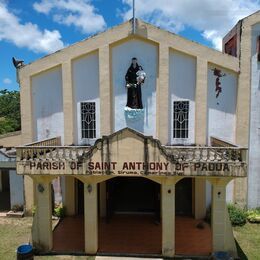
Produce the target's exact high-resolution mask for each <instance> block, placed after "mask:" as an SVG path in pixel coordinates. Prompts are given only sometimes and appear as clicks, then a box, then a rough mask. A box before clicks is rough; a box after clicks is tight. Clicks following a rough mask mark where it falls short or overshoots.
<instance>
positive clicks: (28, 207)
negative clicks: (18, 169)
mask: <svg viewBox="0 0 260 260" xmlns="http://www.w3.org/2000/svg"><path fill="white" fill-rule="evenodd" d="M23 181H24V199H25V211H26V213H27V214H29V215H30V214H31V213H32V208H33V206H35V203H36V201H35V184H34V181H33V180H32V179H31V178H30V177H29V176H27V175H24V179H23Z"/></svg>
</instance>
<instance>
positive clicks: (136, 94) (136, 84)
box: [125, 57, 146, 109]
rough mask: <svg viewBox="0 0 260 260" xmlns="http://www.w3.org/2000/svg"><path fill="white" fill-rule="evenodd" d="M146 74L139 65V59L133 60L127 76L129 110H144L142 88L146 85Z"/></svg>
mask: <svg viewBox="0 0 260 260" xmlns="http://www.w3.org/2000/svg"><path fill="white" fill-rule="evenodd" d="M145 77H146V74H145V72H144V71H143V68H142V66H140V65H138V63H137V58H135V57H134V58H132V64H131V65H130V67H129V68H128V70H127V73H126V75H125V80H126V88H127V104H126V106H127V107H128V108H132V109H143V103H142V90H141V86H142V84H143V83H144V80H145Z"/></svg>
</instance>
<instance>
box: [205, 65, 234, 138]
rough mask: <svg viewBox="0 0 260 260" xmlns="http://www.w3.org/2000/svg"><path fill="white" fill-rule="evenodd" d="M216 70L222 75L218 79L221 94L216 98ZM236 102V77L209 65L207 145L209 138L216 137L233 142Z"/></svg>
mask: <svg viewBox="0 0 260 260" xmlns="http://www.w3.org/2000/svg"><path fill="white" fill-rule="evenodd" d="M215 68H217V69H220V70H221V73H222V74H224V76H223V77H221V78H220V82H221V88H222V92H221V93H220V94H219V96H218V98H216V91H215V84H216V76H214V73H213V70H214V69H215ZM236 100H237V75H236V74H234V73H231V72H229V71H227V70H225V69H222V68H220V67H216V66H214V65H210V66H209V68H208V143H210V140H209V138H210V136H216V137H219V138H221V139H223V140H226V141H229V142H235V136H236V134H235V133H236V105H237V103H236Z"/></svg>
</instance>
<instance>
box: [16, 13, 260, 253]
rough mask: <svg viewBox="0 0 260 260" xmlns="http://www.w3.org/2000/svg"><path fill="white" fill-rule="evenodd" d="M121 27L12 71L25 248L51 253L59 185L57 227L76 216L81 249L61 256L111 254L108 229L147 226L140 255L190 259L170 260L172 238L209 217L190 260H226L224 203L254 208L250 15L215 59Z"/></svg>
mask: <svg viewBox="0 0 260 260" xmlns="http://www.w3.org/2000/svg"><path fill="white" fill-rule="evenodd" d="M132 26H133V25H132V20H130V21H127V22H125V23H123V24H121V25H118V26H116V27H113V28H111V29H109V30H107V31H105V32H102V33H99V34H97V35H95V36H93V37H90V38H88V39H86V40H84V41H82V42H79V43H76V44H74V45H71V46H69V47H67V48H65V49H63V50H60V51H58V52H56V53H53V54H51V55H49V56H46V57H43V58H41V59H39V60H37V61H35V62H33V63H31V64H28V65H25V66H23V67H21V68H20V69H18V81H19V84H20V87H21V115H22V130H21V131H22V132H21V138H22V139H21V140H22V141H21V144H22V145H21V146H17V147H16V166H17V173H18V175H23V176H24V190H25V207H26V210H27V211H28V212H30V211H31V209H32V208H33V207H34V206H35V207H36V213H35V216H34V226H33V230H32V231H33V234H32V241H33V244H34V246H36V247H37V248H39V249H40V250H42V251H59V250H58V248H59V246H58V242H57V241H58V238H57V235H56V233H57V232H56V233H55V230H52V224H51V223H52V222H51V216H52V203H51V200H52V188H51V187H52V184H53V183H56V184H57V183H59V184H60V187H61V197H62V203H63V205H64V207H65V208H66V213H67V217H71V216H82V219H81V220H82V226H81V227H82V229H84V232H83V234H82V241H83V244H84V245H83V247H82V250H79V249H77V247H75V248H74V249H73V248H72V249H71V252H75V251H77V252H78V251H80V252H85V253H87V254H97V253H99V252H101V253H106V252H110V253H111V250H112V249H110V248H108V247H105V246H104V244H106V245H107V244H109V243H108V241H109V239H110V240H111V241H112V240H113V239H114V236H116V235H115V234H110V233H109V232H108V231H107V230H109V225H112V223H116V221H115V220H116V219H118V221H121V222H122V223H123V224H122V225H123V226H125V225H131V217H130V220H129V221H130V222H124V218H125V217H122V218H120V216H121V215H123V216H129V215H130V216H132V215H134V216H136V215H138V216H140V219H142V216H147V215H151V216H153V218H154V221H155V222H156V223H157V225H155V227H154V229H153V227H151V230H155V229H156V230H157V229H158V230H157V231H156V232H157V233H156V234H157V235H158V237H159V239H158V240H156V241H155V242H154V243H155V245H156V246H155V247H156V248H158V249H156V250H155V251H153V250H151V251H149V252H150V253H151V254H158V255H162V256H165V257H173V256H174V255H179V254H185V253H187V254H189V255H193V254H196V252H193V251H192V249H191V251H190V252H187V251H185V252H184V251H183V252H182V251H181V250H182V249H181V247H180V246H179V244H180V240H178V239H180V238H179V235H178V234H179V233H178V232H181V231H179V230H180V229H181V228H179V226H184V225H185V224H184V222H182V221H183V220H184V219H187V218H188V219H190V220H191V221H202V222H203V220H204V219H205V217H206V215H207V212H210V215H211V223H210V224H207V223H204V222H203V223H204V224H203V225H204V226H203V227H204V233H203V234H202V235H201V236H204V235H205V239H206V237H207V236H209V237H210V240H208V241H209V247H208V248H207V249H206V250H204V249H202V248H201V252H199V253H197V254H200V255H201V254H202V255H205V254H210V253H212V252H215V251H228V252H230V253H231V254H233V255H236V247H235V241H234V238H233V234H232V229H231V225H230V221H229V216H228V213H227V208H226V203H227V202H233V203H237V204H239V205H241V206H245V205H247V206H248V207H259V206H260V175H259V171H260V132H259V129H260V118H259V112H260V103H259V102H260V101H259V100H260V99H259V91H260V90H259V84H260V83H259V76H260V74H259V62H260V13H259V12H257V13H255V14H253V15H251V16H249V17H246V18H245V19H243V20H241V21H240V22H239V23H238V24H237V25H236V26H235V27H234V28H233V29H232V30H231V31H230V32H229V34H227V36H225V38H224V39H223V53H221V52H219V51H216V50H214V49H211V48H208V47H205V46H202V45H200V44H197V43H195V42H192V41H189V40H187V39H184V38H182V37H180V36H178V35H175V34H173V33H170V32H167V31H164V30H162V29H159V28H157V27H155V26H153V25H151V24H148V23H146V22H144V21H142V20H140V19H136V28H135V30H134V32H133V27H132ZM136 72H138V73H139V74H137V76H136ZM144 219H145V217H144ZM103 220H105V221H103ZM102 221H103V222H102ZM113 221H115V222H113ZM121 222H120V223H121ZM64 223H65V222H64ZM124 223H125V224H124ZM127 223H128V224H127ZM129 223H130V224H129ZM178 223H180V224H178ZM194 223H197V224H198V223H199V222H194ZM115 225H116V224H115ZM177 225H179V226H177ZM61 226H62V225H61ZM144 226H145V224H144ZM57 228H59V226H58V227H57ZM206 230H208V231H207V232H208V233H207V234H206V233H205V232H206ZM126 232H127V231H126ZM129 232H130V231H129ZM140 232H141V233H140V234H141V235H144V234H146V236H148V237H149V235H148V233H145V232H146V231H145V230H143V231H140ZM185 232H186V231H185ZM111 233H113V232H112V231H111ZM114 233H115V232H114ZM110 235H111V237H110ZM141 235H140V236H141ZM126 236H127V235H126ZM187 237H189V234H187ZM105 239H108V240H105ZM121 239H123V238H121ZM196 239H197V240H199V239H200V235H198V236H197V237H196ZM104 241H105V242H104ZM64 243H65V242H64ZM188 243H189V242H187V244H188ZM128 244H129V243H128ZM130 244H131V243H130ZM188 246H189V245H188ZM147 247H149V246H147ZM136 248H137V249H136V251H134V253H137V254H138V253H143V252H144V251H142V249H138V247H136ZM113 250H118V252H121V251H120V248H118V249H113ZM113 250H112V251H113ZM122 250H123V251H122V252H121V253H126V254H127V253H133V251H131V246H130V247H129V249H128V248H127V247H126V249H122ZM203 250H204V251H203ZM114 253H115V252H114Z"/></svg>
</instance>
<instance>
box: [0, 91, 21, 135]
mask: <svg viewBox="0 0 260 260" xmlns="http://www.w3.org/2000/svg"><path fill="white" fill-rule="evenodd" d="M20 129H21V115H20V92H19V91H9V90H7V89H4V90H0V134H5V133H8V132H13V131H18V130H20Z"/></svg>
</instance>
